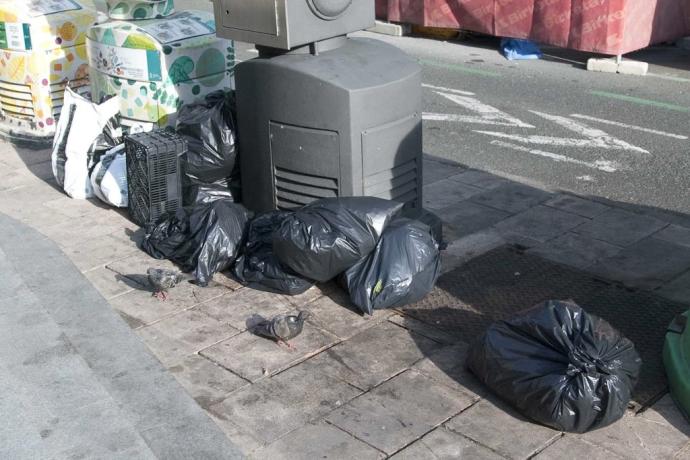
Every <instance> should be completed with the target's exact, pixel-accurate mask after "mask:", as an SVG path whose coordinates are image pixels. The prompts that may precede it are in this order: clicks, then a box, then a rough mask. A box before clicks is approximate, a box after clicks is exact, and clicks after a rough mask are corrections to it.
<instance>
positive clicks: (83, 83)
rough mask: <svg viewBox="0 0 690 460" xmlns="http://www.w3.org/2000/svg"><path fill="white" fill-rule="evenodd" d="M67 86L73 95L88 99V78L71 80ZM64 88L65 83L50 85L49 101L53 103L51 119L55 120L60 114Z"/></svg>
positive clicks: (63, 100)
mask: <svg viewBox="0 0 690 460" xmlns="http://www.w3.org/2000/svg"><path fill="white" fill-rule="evenodd" d="M69 85H70V88H72V90H73V91H74V92H75V93H77V94H79V95H80V96H84V97H87V98H88V94H89V90H90V86H89V79H88V78H82V79H80V80H72V81H70V82H69ZM66 86H67V84H66V83H65V82H62V83H54V84H52V85H50V99H51V101H52V103H53V118H55V119H56V120H57V119H58V118H60V112H62V106H63V104H64V102H65V87H66Z"/></svg>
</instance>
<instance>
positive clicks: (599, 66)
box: [587, 58, 618, 73]
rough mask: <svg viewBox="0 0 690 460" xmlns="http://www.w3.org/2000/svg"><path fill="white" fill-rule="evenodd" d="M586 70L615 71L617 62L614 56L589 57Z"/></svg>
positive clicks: (616, 70)
mask: <svg viewBox="0 0 690 460" xmlns="http://www.w3.org/2000/svg"><path fill="white" fill-rule="evenodd" d="M587 70H589V71H590V72H605V73H617V72H618V63H617V62H616V60H615V59H614V58H589V59H587Z"/></svg>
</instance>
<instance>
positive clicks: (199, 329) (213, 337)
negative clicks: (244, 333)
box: [136, 309, 240, 365]
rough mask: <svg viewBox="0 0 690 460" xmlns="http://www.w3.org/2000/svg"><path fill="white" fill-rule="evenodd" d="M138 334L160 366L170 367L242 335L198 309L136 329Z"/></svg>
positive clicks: (185, 311)
mask: <svg viewBox="0 0 690 460" xmlns="http://www.w3.org/2000/svg"><path fill="white" fill-rule="evenodd" d="M136 333H137V335H138V336H139V337H140V338H141V339H142V340H143V341H144V343H146V345H147V346H148V347H149V349H150V350H151V351H152V352H153V354H155V355H156V357H157V358H158V360H159V361H160V362H161V363H163V364H164V365H171V364H173V363H176V362H179V361H180V360H181V359H182V358H184V357H185V356H187V355H191V354H193V353H196V352H198V351H201V350H203V349H204V348H208V347H210V346H211V345H214V344H216V343H218V342H220V341H222V340H225V339H228V338H230V337H232V336H235V335H237V334H239V333H240V331H239V330H237V329H235V328H234V327H232V326H230V325H229V324H227V323H224V322H221V321H218V320H217V319H215V318H212V317H210V316H208V315H206V314H204V313H203V312H201V311H199V310H198V309H190V310H184V311H182V312H180V313H177V314H175V315H172V316H170V317H168V318H165V319H163V320H161V321H158V322H156V323H154V324H152V325H150V326H146V327H143V328H140V329H137V330H136Z"/></svg>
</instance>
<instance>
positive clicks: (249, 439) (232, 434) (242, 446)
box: [206, 408, 266, 457]
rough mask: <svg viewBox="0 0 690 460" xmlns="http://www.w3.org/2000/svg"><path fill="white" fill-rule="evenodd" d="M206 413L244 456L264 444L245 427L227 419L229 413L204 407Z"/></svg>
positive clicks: (264, 443)
mask: <svg viewBox="0 0 690 460" xmlns="http://www.w3.org/2000/svg"><path fill="white" fill-rule="evenodd" d="M206 413H207V414H208V416H209V417H210V418H211V420H213V421H214V422H215V423H216V425H217V426H218V428H220V429H221V431H222V432H223V433H224V434H225V436H226V437H227V438H228V439H229V440H230V442H232V443H233V444H234V445H235V446H237V448H238V449H239V450H240V451H241V452H242V454H244V456H245V457H246V456H247V455H249V454H251V453H252V452H254V451H255V450H257V449H259V448H261V447H263V446H265V445H266V442H265V441H261V440H259V439H257V438H255V437H254V436H252V435H251V434H249V432H248V430H247V429H244V428H242V427H240V426H239V425H238V424H237V423H235V422H233V421H232V420H231V419H229V418H228V417H229V415H227V414H225V413H222V412H221V413H214V412H212V410H211V409H210V408H207V409H206Z"/></svg>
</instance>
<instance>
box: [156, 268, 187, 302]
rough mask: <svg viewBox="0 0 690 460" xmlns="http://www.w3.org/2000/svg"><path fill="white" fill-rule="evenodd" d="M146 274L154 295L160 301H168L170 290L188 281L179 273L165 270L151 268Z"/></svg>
mask: <svg viewBox="0 0 690 460" xmlns="http://www.w3.org/2000/svg"><path fill="white" fill-rule="evenodd" d="M146 274H147V275H148V278H149V283H151V287H152V288H153V291H154V292H153V295H154V296H155V297H157V298H158V299H160V300H167V298H168V294H167V292H168V290H169V289H172V288H174V287H175V286H177V285H178V284H180V283H181V282H182V281H184V280H185V279H187V277H186V276H185V275H184V274H182V273H180V272H178V271H175V270H166V269H164V268H149V269H148V270H147V271H146Z"/></svg>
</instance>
